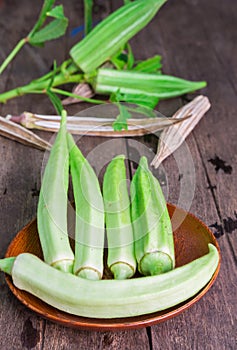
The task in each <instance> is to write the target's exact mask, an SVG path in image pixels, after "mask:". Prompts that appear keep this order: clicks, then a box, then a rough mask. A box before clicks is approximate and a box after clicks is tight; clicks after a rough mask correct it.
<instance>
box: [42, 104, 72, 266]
mask: <svg viewBox="0 0 237 350" xmlns="http://www.w3.org/2000/svg"><path fill="white" fill-rule="evenodd" d="M66 119H67V118H66V112H65V111H63V113H62V119H61V125H60V130H59V132H58V134H57V137H56V139H55V142H54V144H53V146H52V149H51V152H50V155H49V159H48V162H47V165H46V167H45V170H44V174H43V179H42V185H41V190H40V196H39V202H38V210H37V225H38V232H39V238H40V243H41V247H42V250H43V256H44V260H45V261H46V262H47V263H48V264H50V265H52V266H54V267H56V268H58V269H60V270H62V271H65V272H72V266H73V262H74V254H73V251H72V249H71V246H70V242H69V237H68V231H67V205H68V197H67V193H68V181H69V176H68V174H69V154H68V147H67V136H66V133H67V130H66V128H67V126H66Z"/></svg>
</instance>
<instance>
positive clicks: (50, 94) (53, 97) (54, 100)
mask: <svg viewBox="0 0 237 350" xmlns="http://www.w3.org/2000/svg"><path fill="white" fill-rule="evenodd" d="M46 93H47V95H48V97H49V99H50V101H51V102H52V104H53V106H54V108H55V110H56V112H57V113H58V115H61V114H62V111H63V105H62V102H61V100H60V98H59V97H58V96H57V95H56V94H55V93H54V92H52V91H50V90H47V92H46Z"/></svg>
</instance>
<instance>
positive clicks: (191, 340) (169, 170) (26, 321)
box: [0, 0, 237, 350]
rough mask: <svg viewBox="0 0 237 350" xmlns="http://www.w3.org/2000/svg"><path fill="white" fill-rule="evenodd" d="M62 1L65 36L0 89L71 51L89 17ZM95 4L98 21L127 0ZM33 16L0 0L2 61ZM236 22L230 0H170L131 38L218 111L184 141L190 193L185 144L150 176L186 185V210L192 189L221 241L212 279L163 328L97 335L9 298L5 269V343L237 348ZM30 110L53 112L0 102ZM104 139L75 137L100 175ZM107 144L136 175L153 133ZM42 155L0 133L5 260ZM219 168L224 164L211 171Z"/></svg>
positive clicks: (31, 207)
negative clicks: (195, 84) (199, 84)
mask: <svg viewBox="0 0 237 350" xmlns="http://www.w3.org/2000/svg"><path fill="white" fill-rule="evenodd" d="M41 3H42V1H41ZM63 3H64V5H65V12H66V15H67V16H68V17H69V18H70V26H69V30H68V34H67V35H66V36H65V38H64V39H62V40H61V39H60V40H56V41H52V42H50V43H48V44H47V45H46V46H45V48H42V49H39V48H32V47H29V46H28V47H25V48H23V50H22V52H21V53H20V54H19V55H18V56H17V57H16V59H15V60H14V62H13V63H12V64H11V65H10V67H9V68H7V70H6V71H5V72H4V74H3V75H2V76H1V79H0V90H1V91H4V90H7V89H10V88H12V87H14V86H18V85H21V84H24V83H27V82H28V81H30V80H31V79H33V78H35V77H37V76H39V75H42V74H44V73H46V72H47V71H48V70H49V69H50V67H51V66H52V63H53V58H56V59H57V61H58V63H60V62H61V61H62V60H63V59H64V58H66V57H67V53H68V50H69V48H70V47H71V46H72V45H73V44H74V43H75V42H76V41H77V40H79V39H80V38H81V36H82V33H81V34H78V35H75V36H71V31H72V30H73V29H74V28H76V27H78V26H80V25H81V24H82V22H83V2H82V1H76V0H75V1H74V0H73V1H70V2H69V1H65V0H64V1H63ZM95 3H96V5H95V12H96V14H95V16H96V19H98V20H99V19H101V18H103V17H105V16H106V15H107V14H108V12H109V11H110V10H111V9H112V8H113V9H115V8H116V7H118V6H119V5H121V4H122V0H119V1H100V0H97V1H95ZM36 18H37V11H36V6H32V2H31V1H29V0H22V1H20V2H19V1H16V0H12V1H0V29H1V36H0V47H1V50H0V60H2V59H3V58H4V57H5V56H6V54H7V53H8V52H9V51H10V49H11V48H12V47H13V46H14V45H15V44H16V42H17V40H19V39H20V38H21V37H22V36H24V35H26V33H27V31H28V30H30V28H31V27H32V25H33V24H34V22H35V19H36ZM236 22H237V6H236V2H235V1H234V0H227V1H225V2H223V3H220V2H216V1H214V0H209V1H204V0H184V1H182V2H180V1H174V0H169V1H168V2H167V4H166V5H165V6H164V7H163V8H162V9H161V11H160V13H159V14H158V16H157V17H156V18H155V19H154V20H153V21H152V23H150V24H149V26H148V27H147V28H146V29H144V30H143V31H142V32H141V33H139V34H138V35H137V36H136V38H134V39H133V40H132V41H131V43H132V46H133V48H134V52H135V55H136V57H137V58H139V59H144V58H147V57H149V56H151V55H155V54H162V56H163V64H164V72H165V73H166V74H173V75H176V76H179V77H183V78H186V79H191V80H203V79H204V80H207V81H208V87H207V88H206V89H205V90H203V93H205V94H207V96H208V97H209V98H210V100H211V103H212V109H211V111H210V112H208V114H207V116H206V117H204V118H203V120H202V121H201V122H200V124H199V125H198V126H197V127H196V129H195V131H194V133H193V135H192V136H191V137H189V138H188V139H187V146H188V149H189V151H190V154H191V158H192V160H193V166H194V170H195V191H194V193H193V188H192V186H189V184H190V181H193V180H194V179H193V178H192V177H190V176H189V173H188V172H187V167H188V166H190V163H189V162H188V159H187V158H186V156H185V152H186V151H185V148H181V149H180V150H178V151H177V152H176V154H175V157H173V156H172V157H170V158H168V159H167V160H166V161H165V162H164V164H163V166H162V168H161V169H158V170H157V171H155V172H154V174H155V175H156V176H158V177H159V179H160V180H161V182H162V186H163V189H164V191H165V193H166V196H167V199H168V200H169V201H170V202H173V203H174V204H177V203H179V202H180V189H181V188H182V186H183V188H184V189H186V192H185V194H186V197H185V196H184V197H183V199H182V202H181V204H182V206H183V207H185V206H187V205H188V204H187V203H189V197H192V195H193V199H192V200H191V207H190V210H191V211H192V212H193V213H194V214H196V215H197V216H198V217H199V218H200V219H202V220H203V221H204V222H206V223H207V225H209V226H210V227H211V228H212V229H213V231H214V232H215V234H216V235H217V236H218V237H219V238H218V242H219V245H220V247H221V251H222V268H221V272H220V275H219V277H218V279H217V281H216V283H215V285H214V286H213V287H212V288H211V290H210V291H209V293H208V294H207V295H206V296H205V297H204V298H203V299H202V300H200V301H199V302H198V303H197V304H196V305H195V306H193V307H192V308H191V309H190V310H187V311H186V312H185V313H184V314H181V315H179V316H177V317H176V318H174V319H171V320H169V321H167V322H165V323H163V324H159V325H157V326H152V327H148V328H147V329H141V330H137V331H124V332H118V333H112V332H103V333H96V332H88V331H78V330H73V329H68V328H65V327H63V326H59V325H56V324H53V323H51V322H49V321H45V320H43V319H41V318H40V317H38V316H36V315H35V314H34V313H33V312H31V311H30V310H28V309H26V308H25V307H24V306H23V305H21V304H20V303H19V302H18V301H17V300H16V299H15V298H14V297H13V295H12V294H11V293H10V292H9V290H8V288H7V286H6V284H5V282H4V277H3V275H2V274H1V275H0V300H1V303H0V344H1V345H0V348H2V349H4V350H5V349H7V350H8V349H9V350H11V349H65V350H66V349H82V350H84V349H85V350H86V349H92V350H93V349H95V350H97V349H112V350H113V349H116V350H117V349H121V350H123V349H161V348H162V349H164V348H165V349H234V348H235V347H236V335H235V333H236V332H235V329H234V327H235V324H236V301H235V292H234V291H235V288H236V248H237V247H236V242H237V240H236V232H237V230H236V228H237V217H236V216H237V214H236V213H237V202H236V195H235V194H236V193H237V180H236V179H237V176H236V170H237V165H236V164H237V158H236V157H237V156H236V150H237V139H236V126H237V122H236V91H237V88H236V76H237V69H236V64H235V58H236V54H237V52H236V51H237V47H236V45H235V43H236V39H237V38H236V33H237V32H236V25H235V24H236ZM187 98H192V96H191V95H190V96H187ZM183 103H185V99H173V100H170V101H165V102H161V103H160V105H159V110H160V111H161V112H162V113H164V114H165V115H167V116H171V115H172V114H173V112H175V111H176V110H177V108H178V107H180V106H181V105H182V104H183ZM86 107H88V105H87V104H82V105H80V106H79V105H77V106H72V107H70V108H69V112H70V113H72V114H73V113H74V112H75V111H76V112H78V110H79V109H84V108H86ZM25 110H26V111H32V112H35V113H37V112H38V113H53V108H52V106H51V105H50V103H49V102H48V99H47V98H46V97H43V96H33V95H32V96H24V97H20V98H16V99H14V100H12V101H9V102H8V103H7V104H6V105H4V106H0V114H1V115H3V116H5V115H6V114H8V113H11V114H18V113H21V112H23V111H25ZM37 133H38V134H39V135H40V136H42V137H45V139H50V137H51V136H52V135H51V134H50V133H43V132H37ZM104 141H105V140H104V139H101V138H96V137H95V138H94V137H83V138H81V139H80V140H79V145H80V148H81V149H82V151H83V153H85V154H88V155H91V157H92V158H93V159H94V161H95V164H94V166H95V168H96V169H98V173H99V174H100V178H102V175H103V167H102V168H101V164H103V162H104V159H103V158H100V157H97V154H98V153H96V152H95V151H94V150H95V149H96V148H97V146H100V145H101V144H102V145H103V143H104ZM136 142H137V143H136ZM111 145H113V143H111V144H110V151H111V154H113V152H115V151H116V152H117V151H118V150H119V151H121V152H125V153H126V154H127V155H128V157H130V158H131V162H130V171H131V173H132V172H133V171H134V170H135V168H136V161H137V160H138V157H139V154H140V153H139V152H144V151H145V152H146V154H147V155H148V157H150V158H151V157H152V154H153V153H154V152H155V150H156V146H157V137H156V136H150V135H149V136H147V137H143V138H134V139H132V140H131V139H130V140H129V141H126V142H124V141H122V142H121V143H120V144H119V146H118V144H114V145H113V147H112V146H111ZM143 145H144V146H143ZM98 149H99V148H98ZM92 151H93V152H92ZM93 155H94V157H93ZM216 156H217V157H218V159H217V158H216ZM43 157H44V154H43V152H41V151H38V150H35V149H31V148H29V147H26V146H23V145H20V144H18V143H16V142H13V141H10V140H7V139H5V138H3V137H1V138H0V159H1V168H0V169H1V170H0V225H1V226H0V230H1V231H0V235H1V236H0V238H1V239H0V254H1V257H3V256H4V254H5V251H6V249H7V246H8V244H9V243H10V241H11V239H12V238H13V237H14V236H15V234H16V233H17V232H18V231H19V230H20V229H21V228H22V227H23V226H24V225H25V224H26V223H27V222H28V221H30V220H31V219H32V218H33V217H35V215H36V208H37V202H38V193H39V189H40V182H41V181H40V178H41V164H42V161H43ZM210 160H212V161H210ZM221 161H222V162H221ZM223 162H225V163H223ZM177 164H178V165H179V166H178V165H177ZM215 164H216V165H215ZM218 164H219V166H221V167H220V168H219V170H215V167H217V168H218ZM225 167H227V170H226V168H225ZM230 167H231V171H230ZM191 169H193V168H192V167H191ZM228 169H229V170H228ZM225 171H227V172H225ZM228 171H229V172H228ZM230 172H231V173H230ZM185 198H186V199H187V198H188V201H185Z"/></svg>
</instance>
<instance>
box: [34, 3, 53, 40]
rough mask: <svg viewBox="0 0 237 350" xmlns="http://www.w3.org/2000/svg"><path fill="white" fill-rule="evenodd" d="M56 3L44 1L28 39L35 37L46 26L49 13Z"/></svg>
mask: <svg viewBox="0 0 237 350" xmlns="http://www.w3.org/2000/svg"><path fill="white" fill-rule="evenodd" d="M54 3H55V0H44V3H43V6H42V8H41V11H40V15H39V18H38V20H37V22H36V24H35V25H34V27H33V29H32V30H31V32H30V33H29V35H28V37H29V38H30V37H31V36H33V35H34V33H36V32H37V31H38V30H39V29H40V28H41V27H42V25H43V24H44V21H45V19H46V18H47V13H48V12H49V11H50V10H51V9H52V7H53V4H54Z"/></svg>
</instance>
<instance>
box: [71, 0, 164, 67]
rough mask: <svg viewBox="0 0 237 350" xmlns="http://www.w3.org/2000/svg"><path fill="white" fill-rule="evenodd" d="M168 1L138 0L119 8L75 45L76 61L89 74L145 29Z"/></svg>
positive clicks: (74, 58)
mask: <svg viewBox="0 0 237 350" xmlns="http://www.w3.org/2000/svg"><path fill="white" fill-rule="evenodd" d="M166 1H167V0H136V1H133V2H130V3H129V4H127V5H124V6H122V7H120V8H119V9H118V10H117V11H115V12H113V13H112V14H111V15H109V16H108V17H106V18H105V19H104V20H103V21H102V22H101V23H99V24H98V25H97V26H96V27H95V28H94V29H93V30H92V31H91V32H90V33H89V34H88V35H87V36H86V37H85V38H84V39H83V40H82V41H80V42H79V43H77V44H76V45H75V46H73V47H72V49H71V51H70V55H71V57H72V59H73V61H74V62H75V63H76V64H77V65H78V66H79V67H80V68H81V69H82V70H83V71H84V72H86V73H88V72H91V71H94V70H95V69H96V68H98V67H99V66H100V65H101V64H102V63H104V62H105V61H107V60H109V59H110V57H112V56H113V55H114V54H116V52H117V51H119V49H121V47H123V46H124V44H126V43H127V41H128V40H129V39H131V38H132V37H133V36H134V35H135V34H137V33H138V32H139V31H140V30H141V29H142V28H144V27H145V26H146V25H147V24H148V23H149V22H150V20H151V19H152V18H153V17H154V16H155V14H156V13H157V11H158V10H159V8H160V7H161V6H162V5H163V4H164V3H165V2H166Z"/></svg>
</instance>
